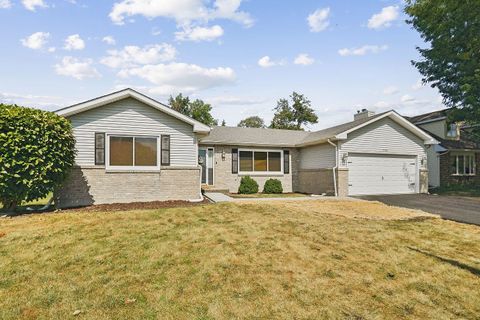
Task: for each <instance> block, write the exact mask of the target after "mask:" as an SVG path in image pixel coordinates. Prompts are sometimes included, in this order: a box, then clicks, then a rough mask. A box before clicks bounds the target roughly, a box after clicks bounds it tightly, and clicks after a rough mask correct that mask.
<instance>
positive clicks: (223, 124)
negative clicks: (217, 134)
mask: <svg viewBox="0 0 480 320" xmlns="http://www.w3.org/2000/svg"><path fill="white" fill-rule="evenodd" d="M226 126H227V123H226V122H225V119H223V120H222V127H226Z"/></svg>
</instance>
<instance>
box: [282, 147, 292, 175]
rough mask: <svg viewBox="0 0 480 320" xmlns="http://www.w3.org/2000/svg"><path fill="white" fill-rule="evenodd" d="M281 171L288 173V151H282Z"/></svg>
mask: <svg viewBox="0 0 480 320" xmlns="http://www.w3.org/2000/svg"><path fill="white" fill-rule="evenodd" d="M283 173H285V174H289V173H290V151H288V150H284V151H283Z"/></svg>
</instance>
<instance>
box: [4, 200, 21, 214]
mask: <svg viewBox="0 0 480 320" xmlns="http://www.w3.org/2000/svg"><path fill="white" fill-rule="evenodd" d="M2 202H3V210H4V211H5V213H6V214H7V215H9V216H14V215H15V214H16V210H17V206H18V201H17V200H11V199H4V200H3V201H2Z"/></svg>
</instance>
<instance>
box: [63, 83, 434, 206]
mask: <svg viewBox="0 0 480 320" xmlns="http://www.w3.org/2000/svg"><path fill="white" fill-rule="evenodd" d="M57 113H58V114H59V115H62V116H65V117H67V118H68V119H70V121H71V123H72V126H73V130H74V135H75V138H76V149H77V156H76V166H75V167H74V168H73V169H72V172H71V173H70V175H69V178H68V179H67V181H66V182H65V183H64V185H63V187H62V188H61V190H60V191H59V193H58V199H57V204H58V206H60V207H71V206H84V205H90V204H102V203H115V202H138V201H156V200H157V201H163V200H193V201H194V200H200V199H201V189H202V188H204V189H212V190H225V191H228V192H236V191H237V190H238V186H239V184H240V179H241V177H242V176H245V175H249V176H251V177H252V178H253V179H255V180H257V182H258V183H259V185H260V189H262V188H263V184H264V182H265V181H266V180H267V179H270V178H276V179H279V180H280V181H281V182H282V185H283V188H284V192H293V191H297V192H305V193H314V194H321V193H331V194H336V195H340V196H347V195H367V194H397V193H419V192H427V190H428V189H427V187H428V177H427V175H428V173H427V161H426V160H427V156H426V153H427V148H429V147H430V146H431V145H434V144H436V143H437V142H436V140H435V139H433V138H432V137H431V136H430V135H429V134H427V133H425V132H424V131H423V130H420V129H419V128H418V127H416V126H415V125H413V124H412V123H410V122H409V121H407V120H406V119H405V118H403V117H402V116H400V115H399V114H398V113H396V112H395V111H388V112H384V113H382V114H378V115H375V114H373V113H372V112H369V111H367V110H364V111H362V112H359V113H357V114H356V115H355V117H354V121H352V122H348V123H345V124H342V125H339V126H335V127H332V128H328V129H324V130H320V131H316V132H304V131H291V130H277V129H256V128H237V127H214V128H210V127H208V126H205V125H203V124H201V123H199V122H197V121H195V120H193V119H191V118H189V117H186V116H184V115H182V114H180V113H178V112H176V111H174V110H172V109H170V108H169V107H168V106H166V105H164V104H162V103H159V102H158V101H155V100H153V99H151V98H149V97H147V96H145V95H142V94H140V93H138V92H137V91H135V90H132V89H125V90H121V91H118V92H115V93H112V94H108V95H105V96H102V97H99V98H95V99H92V100H89V101H86V102H83V103H80V104H76V105H73V106H70V107H67V108H64V109H61V110H58V111H57Z"/></svg>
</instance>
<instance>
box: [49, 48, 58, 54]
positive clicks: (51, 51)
mask: <svg viewBox="0 0 480 320" xmlns="http://www.w3.org/2000/svg"><path fill="white" fill-rule="evenodd" d="M56 50H57V48H55V47H49V48H48V49H47V51H48V52H50V53H53V52H55V51H56Z"/></svg>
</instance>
